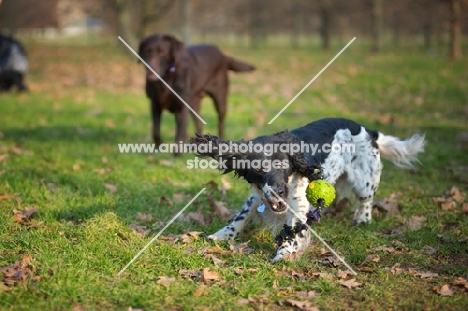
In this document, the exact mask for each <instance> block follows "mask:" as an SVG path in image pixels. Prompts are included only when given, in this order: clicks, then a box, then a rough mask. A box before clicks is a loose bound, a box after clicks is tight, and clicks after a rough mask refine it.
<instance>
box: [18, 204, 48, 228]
mask: <svg viewBox="0 0 468 311" xmlns="http://www.w3.org/2000/svg"><path fill="white" fill-rule="evenodd" d="M38 211H39V208H37V207H26V208H24V210H22V211H20V210H17V209H14V210H13V217H14V219H15V222H17V223H19V224H21V225H27V226H29V227H31V228H33V227H38V226H40V225H42V224H43V222H42V221H41V222H36V220H35V219H33V218H32V216H33V215H34V214H35V213H37V212H38Z"/></svg>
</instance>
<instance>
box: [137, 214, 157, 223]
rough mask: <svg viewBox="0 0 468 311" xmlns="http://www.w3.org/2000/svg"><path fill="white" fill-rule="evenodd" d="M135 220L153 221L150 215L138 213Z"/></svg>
mask: <svg viewBox="0 0 468 311" xmlns="http://www.w3.org/2000/svg"><path fill="white" fill-rule="evenodd" d="M136 218H137V219H138V220H140V221H144V222H150V221H151V220H153V216H152V215H151V214H145V213H140V212H138V213H137V214H136Z"/></svg>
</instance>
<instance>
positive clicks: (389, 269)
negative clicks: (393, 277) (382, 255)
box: [384, 262, 405, 274]
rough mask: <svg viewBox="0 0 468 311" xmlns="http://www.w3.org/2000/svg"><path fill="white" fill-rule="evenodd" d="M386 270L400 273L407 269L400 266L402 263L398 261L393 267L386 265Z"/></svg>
mask: <svg viewBox="0 0 468 311" xmlns="http://www.w3.org/2000/svg"><path fill="white" fill-rule="evenodd" d="M384 270H385V271H388V272H390V273H391V274H400V273H402V272H404V271H405V269H404V268H400V263H398V262H397V263H396V264H394V265H393V266H392V267H391V268H389V267H385V269H384Z"/></svg>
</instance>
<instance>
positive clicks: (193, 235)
mask: <svg viewBox="0 0 468 311" xmlns="http://www.w3.org/2000/svg"><path fill="white" fill-rule="evenodd" d="M201 234H204V233H203V232H198V231H190V232H187V233H184V234H170V235H168V236H161V237H160V239H161V240H164V241H172V242H177V241H179V240H182V242H184V243H189V242H190V241H191V240H192V239H197V238H198V237H199V236H200V235H201Z"/></svg>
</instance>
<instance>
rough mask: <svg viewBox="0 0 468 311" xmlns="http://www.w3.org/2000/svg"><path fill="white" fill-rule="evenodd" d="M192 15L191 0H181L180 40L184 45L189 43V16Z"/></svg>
mask: <svg viewBox="0 0 468 311" xmlns="http://www.w3.org/2000/svg"><path fill="white" fill-rule="evenodd" d="M191 15H192V4H191V0H182V40H183V42H184V43H185V44H186V45H189V44H190V41H191V37H190V17H191Z"/></svg>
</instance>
